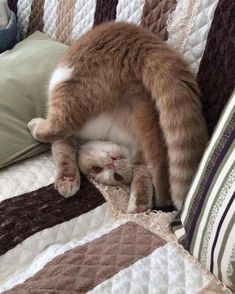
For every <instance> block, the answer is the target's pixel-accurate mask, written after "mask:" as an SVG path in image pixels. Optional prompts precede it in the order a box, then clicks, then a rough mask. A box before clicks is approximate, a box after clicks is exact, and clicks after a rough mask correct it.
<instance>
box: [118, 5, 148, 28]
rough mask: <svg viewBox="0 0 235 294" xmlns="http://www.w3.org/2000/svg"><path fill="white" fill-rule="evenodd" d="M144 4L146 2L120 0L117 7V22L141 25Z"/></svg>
mask: <svg viewBox="0 0 235 294" xmlns="http://www.w3.org/2000/svg"><path fill="white" fill-rule="evenodd" d="M144 3H145V1H144V0H131V1H130V0H119V1H118V5H117V16H116V20H118V21H121V20H123V21H128V22H134V23H137V24H139V23H140V21H141V16H142V11H143V6H144Z"/></svg>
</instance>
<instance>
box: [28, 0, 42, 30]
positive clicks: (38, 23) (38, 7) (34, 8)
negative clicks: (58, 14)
mask: <svg viewBox="0 0 235 294" xmlns="http://www.w3.org/2000/svg"><path fill="white" fill-rule="evenodd" d="M43 7H44V0H33V2H32V5H31V14H30V17H29V25H28V29H27V35H30V34H32V33H33V32H35V31H41V32H42V31H43V27H44V24H43Z"/></svg>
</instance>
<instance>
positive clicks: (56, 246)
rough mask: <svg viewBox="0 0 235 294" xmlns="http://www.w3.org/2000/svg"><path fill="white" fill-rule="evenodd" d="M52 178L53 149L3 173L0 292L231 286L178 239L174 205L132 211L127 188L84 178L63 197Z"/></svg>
mask: <svg viewBox="0 0 235 294" xmlns="http://www.w3.org/2000/svg"><path fill="white" fill-rule="evenodd" d="M53 181H54V162H53V159H52V156H51V154H50V153H48V154H43V155H39V156H38V157H36V158H33V159H28V160H26V161H24V162H21V163H18V164H15V165H13V166H11V167H8V168H6V169H5V170H3V171H1V172H0V191H1V197H0V201H1V202H0V293H87V292H94V293H197V291H199V290H200V289H204V287H206V286H207V287H209V286H210V287H211V286H213V287H216V289H217V290H218V291H225V290H226V288H225V286H224V285H223V284H222V283H220V282H219V281H218V280H216V279H215V278H214V277H213V276H212V275H211V274H209V273H208V272H207V271H206V270H204V269H203V268H202V267H201V266H200V265H199V263H197V261H196V260H194V259H193V257H191V256H190V255H189V254H188V253H186V251H184V249H183V248H182V247H181V246H180V245H178V244H177V243H176V241H175V237H174V235H173V233H171V231H170V229H169V227H168V223H169V221H170V220H171V218H172V217H173V215H174V214H175V213H174V212H173V213H162V212H148V213H142V214H138V215H127V214H125V213H124V210H125V208H126V205H127V200H128V194H127V193H126V192H125V191H124V190H122V189H121V188H112V187H105V186H103V185H98V184H96V183H94V182H91V181H90V180H88V179H85V178H83V179H82V187H81V190H80V191H79V192H78V193H77V194H76V196H74V197H72V198H69V199H64V198H63V197H61V196H60V195H59V194H58V193H57V192H56V191H55V190H54V189H53V184H52V183H53ZM117 197H118V199H117ZM218 293H220V292H218Z"/></svg>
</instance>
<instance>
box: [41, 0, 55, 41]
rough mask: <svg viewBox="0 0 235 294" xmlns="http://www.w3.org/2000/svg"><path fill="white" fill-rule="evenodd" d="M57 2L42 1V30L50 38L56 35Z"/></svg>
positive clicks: (53, 0) (51, 0) (52, 0)
mask: <svg viewBox="0 0 235 294" xmlns="http://www.w3.org/2000/svg"><path fill="white" fill-rule="evenodd" d="M57 3H58V1H57V0H45V2H44V14H43V23H44V28H43V32H44V33H45V34H47V35H48V36H50V37H52V38H55V37H56V9H57Z"/></svg>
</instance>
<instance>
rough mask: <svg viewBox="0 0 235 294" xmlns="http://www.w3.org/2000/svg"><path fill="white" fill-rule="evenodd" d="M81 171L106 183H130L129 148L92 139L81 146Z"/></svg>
mask: <svg viewBox="0 0 235 294" xmlns="http://www.w3.org/2000/svg"><path fill="white" fill-rule="evenodd" d="M78 165H79V168H80V170H81V172H82V173H83V174H85V175H87V176H91V177H93V178H94V179H95V180H96V181H97V182H99V183H102V184H106V185H113V186H116V185H120V184H125V185H129V184H130V183H131V180H132V175H133V172H132V166H131V158H130V153H129V151H128V149H127V148H126V147H124V146H119V145H116V144H113V143H111V142H106V141H91V142H89V143H86V144H84V145H82V146H81V148H80V151H79V156H78Z"/></svg>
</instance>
